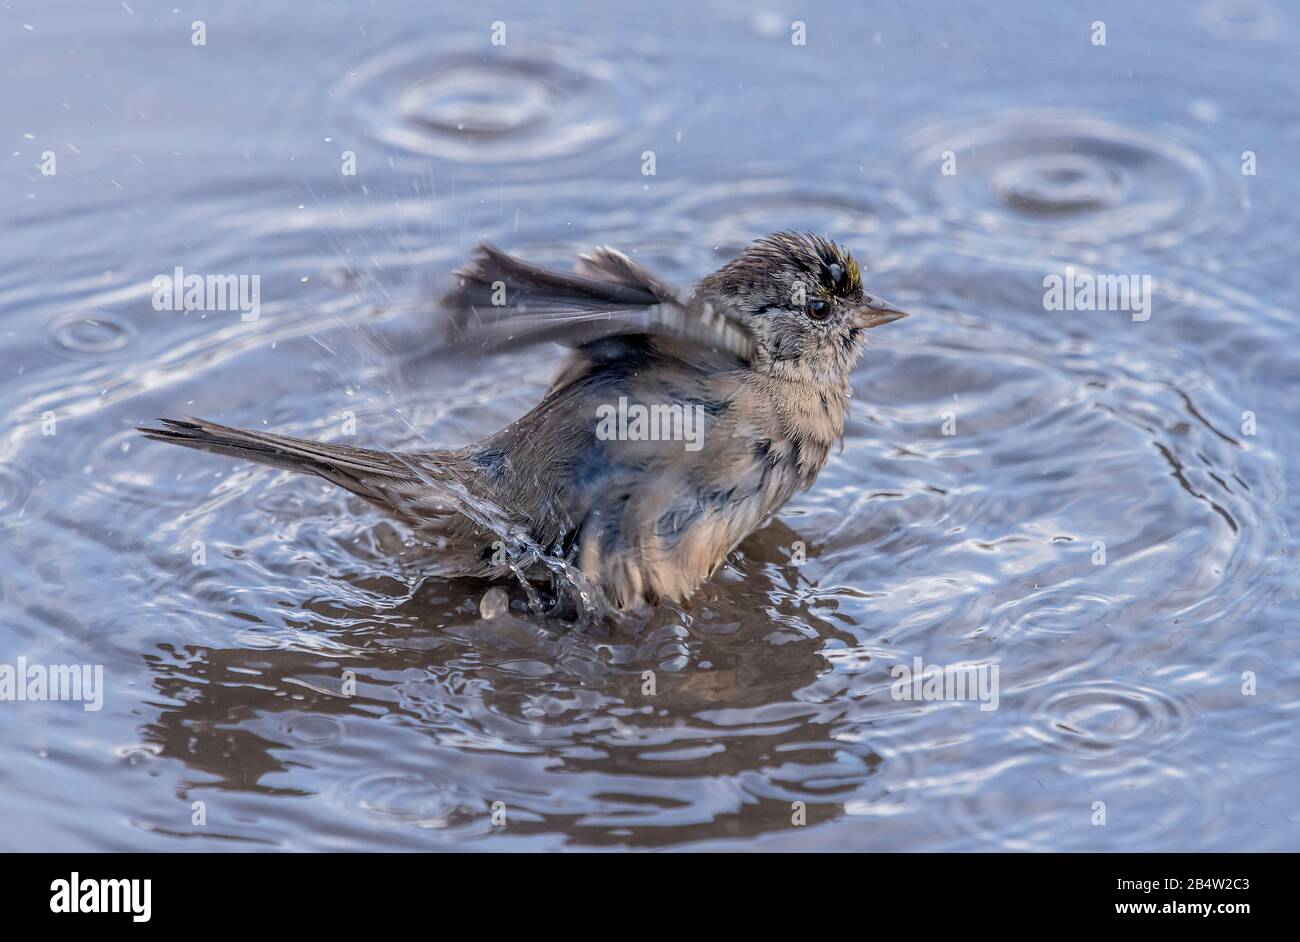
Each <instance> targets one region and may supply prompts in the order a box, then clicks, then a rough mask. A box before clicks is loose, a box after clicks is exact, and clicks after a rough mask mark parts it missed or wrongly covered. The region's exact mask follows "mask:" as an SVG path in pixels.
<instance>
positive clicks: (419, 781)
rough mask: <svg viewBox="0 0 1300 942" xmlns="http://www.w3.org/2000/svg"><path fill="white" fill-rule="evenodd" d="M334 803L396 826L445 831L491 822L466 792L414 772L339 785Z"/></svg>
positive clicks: (368, 777) (370, 776)
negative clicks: (473, 822) (481, 821)
mask: <svg viewBox="0 0 1300 942" xmlns="http://www.w3.org/2000/svg"><path fill="white" fill-rule="evenodd" d="M332 800H333V803H334V804H336V805H337V806H338V807H340V808H342V809H343V810H344V811H347V812H349V813H351V814H355V815H359V816H361V817H363V818H366V819H368V820H370V821H373V822H376V823H380V824H389V825H393V826H415V827H420V828H430V829H442V828H447V827H451V826H453V825H457V824H469V823H470V822H471V821H472V820H473V819H474V818H481V819H483V822H484V823H485V824H486V823H487V822H488V812H487V806H486V805H484V804H483V803H482V802H480V801H478V800H477V799H475V798H474V796H473V795H471V794H470V793H469V792H468V791H467V790H465V789H463V788H460V787H458V786H456V785H453V784H449V783H445V782H434V781H430V780H428V779H426V778H424V777H423V776H420V775H417V774H415V773H413V772H378V773H371V774H368V775H363V776H360V777H358V778H355V779H352V780H351V781H345V782H342V783H340V787H339V788H338V789H337V790H336V791H335V793H334V794H333V795H332Z"/></svg>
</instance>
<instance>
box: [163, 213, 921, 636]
mask: <svg viewBox="0 0 1300 942" xmlns="http://www.w3.org/2000/svg"><path fill="white" fill-rule="evenodd" d="M575 271H576V273H575V274H567V273H563V272H558V271H551V270H548V269H545V268H541V267H538V266H536V265H533V264H530V263H529V262H526V261H523V260H521V259H519V258H515V257H513V256H511V255H508V254H506V253H504V252H502V251H500V250H498V249H496V248H494V247H492V246H489V245H481V246H479V247H478V248H477V249H476V250H475V252H474V254H473V256H472V257H471V259H470V261H469V262H468V264H466V265H465V267H463V268H461V269H459V270H458V271H456V272H455V273H454V274H453V276H452V287H451V289H450V291H449V292H448V293H447V294H446V296H445V297H444V298H443V299H442V304H443V307H444V308H445V309H446V310H447V311H448V312H449V314H450V317H449V319H448V325H449V326H448V330H447V336H446V337H445V338H444V339H443V340H442V341H441V342H440V343H439V348H438V349H439V351H440V352H441V353H442V354H444V355H451V356H461V355H464V354H466V353H468V352H470V351H474V352H498V351H503V350H510V349H520V348H525V347H530V346H533V345H538V344H545V343H552V342H555V343H559V344H561V345H563V346H565V347H568V348H569V351H570V352H569V353H568V355H567V357H566V358H565V359H564V361H563V362H562V364H561V365H560V367H559V369H558V372H557V373H556V375H555V379H554V381H553V382H552V383H551V385H550V388H549V389H548V391H547V392H546V394H545V396H544V397H543V398H542V400H541V402H539V403H538V404H537V405H536V407H534V408H533V409H532V410H531V411H530V412H528V413H527V414H526V415H524V416H522V417H521V418H519V419H518V420H516V421H515V422H513V423H511V424H510V425H509V426H507V427H506V428H504V429H502V430H501V431H499V432H497V433H495V434H493V435H489V436H488V437H486V438H484V439H482V440H480V441H478V442H476V443H475V444H472V445H469V446H467V447H463V448H455V449H446V450H434V451H423V452H407V453H394V452H387V451H378V450H371V449H364V448H354V447H349V446H346V445H336V444H329V443H324V442H315V441H309V440H306V439H301V438H294V437H291V436H287V435H276V434H271V433H268V432H260V431H251V430H245V429H239V428H231V427H228V426H224V425H218V424H217V423H215V422H209V421H205V420H202V419H196V418H185V419H159V420H158V422H159V423H160V427H148V426H141V427H140V428H139V430H140V431H141V432H143V433H144V434H145V435H147V436H148V437H149V438H152V439H157V440H159V441H165V442H172V443H174V444H177V445H185V446H187V447H190V448H198V449H203V450H206V451H212V452H217V453H220V454H225V455H230V456H232V457H235V458H242V459H247V460H250V461H255V462H260V463H262V464H266V465H271V466H273V467H277V468H286V469H289V470H291V471H302V472H306V473H308V474H314V475H317V476H318V477H321V478H324V479H325V480H327V481H330V482H332V483H334V484H337V485H338V486H340V487H343V488H346V489H347V490H349V491H351V492H352V493H354V494H357V495H359V496H360V497H362V498H365V499H366V500H367V501H369V502H371V503H373V504H376V505H378V506H379V507H381V508H383V509H384V510H386V511H388V512H389V513H391V514H393V515H395V516H396V517H398V518H400V519H401V520H403V521H404V522H405V523H406V524H407V525H409V526H410V527H411V528H412V529H413V530H414V531H415V533H416V534H417V535H419V536H421V537H423V538H425V539H427V540H428V541H429V542H430V543H431V544H432V545H433V547H434V549H435V551H434V553H433V556H434V562H433V563H432V564H431V566H432V572H431V573H430V574H432V575H445V576H474V577H485V578H489V579H501V578H510V577H511V576H512V574H513V575H514V576H515V577H516V578H520V574H521V573H523V574H524V576H523V578H524V579H532V578H534V577H538V578H542V577H545V576H546V575H547V572H548V570H549V572H550V574H551V575H552V576H553V577H554V575H555V574H556V573H557V572H560V571H561V570H564V569H566V567H567V570H568V571H573V570H576V571H577V572H578V573H580V575H581V578H582V579H584V580H585V581H586V583H587V584H588V585H589V586H594V587H595V589H597V590H598V591H599V592H600V593H601V594H602V595H603V597H604V600H605V602H607V603H608V604H610V605H612V606H613V607H614V608H615V609H617V610H620V611H627V610H633V609H639V608H643V607H645V606H649V605H655V604H658V603H659V602H662V601H672V602H677V603H682V602H685V601H686V600H687V599H688V598H689V597H690V596H691V594H692V593H693V592H694V591H695V589H696V588H698V586H699V585H700V584H701V583H702V582H703V581H704V580H705V579H707V578H708V577H709V576H710V575H711V574H712V573H713V572H714V571H715V570H716V569H717V568H718V566H719V565H720V564H721V563H722V562H723V560H724V559H725V558H726V557H727V555H728V554H729V553H730V552H731V551H732V550H733V549H734V548H735V547H736V546H737V544H739V543H740V542H741V540H743V539H744V538H745V537H746V536H747V535H748V534H749V533H751V532H752V531H754V530H755V529H757V528H759V527H761V526H763V525H764V523H765V522H766V521H767V520H768V519H770V518H771V517H772V516H773V515H774V514H775V513H776V512H777V511H778V510H779V509H780V508H781V506H782V505H783V504H785V503H786V501H788V500H789V499H790V498H791V497H792V496H793V495H794V494H796V493H797V492H799V491H801V490H803V489H806V488H808V487H810V486H811V485H812V484H813V482H814V481H815V480H816V479H817V475H818V472H820V471H821V469H822V467H823V466H824V465H825V464H826V460H827V457H828V455H829V454H830V451H831V448H832V446H833V445H835V443H836V442H837V441H842V439H843V435H844V422H845V418H846V417H847V415H848V412H849V396H850V389H849V382H848V380H849V373H850V371H851V370H852V369H853V367H854V365H855V363H856V362H857V361H858V359H859V357H860V356H861V354H862V351H863V349H864V347H865V346H866V338H867V331H869V330H872V329H874V328H876V327H879V326H881V325H882V324H887V323H890V322H892V321H895V320H898V319H899V318H901V317H905V316H906V315H905V314H904V312H903V311H901V310H899V309H898V308H897V307H895V306H894V305H893V304H890V303H889V302H887V301H885V300H883V299H881V298H879V297H876V296H873V295H871V294H869V293H867V291H866V290H865V289H864V287H863V279H862V270H861V268H860V267H859V265H858V263H857V262H856V261H855V260H854V258H853V256H852V255H851V254H850V253H849V252H848V251H847V250H846V249H844V248H843V247H841V246H840V245H838V244H837V243H835V242H834V241H832V240H830V239H827V238H823V237H821V236H818V235H815V234H811V233H803V232H779V233H775V234H773V235H769V236H767V237H765V238H762V239H759V240H757V241H756V242H753V243H751V244H750V245H748V246H747V247H746V248H745V249H744V250H743V251H741V253H740V254H739V255H738V256H737V257H736V258H734V259H733V260H732V261H730V262H728V263H727V264H725V265H723V266H722V267H721V268H720V269H719V270H717V271H715V272H713V273H712V274H710V275H707V276H705V277H704V278H703V279H702V280H700V281H699V283H698V284H696V285H695V287H694V288H693V289H692V290H689V291H681V290H678V289H677V288H674V287H673V286H671V285H669V284H668V283H666V282H664V281H662V280H661V279H659V278H658V277H657V276H655V275H654V274H653V273H651V272H650V271H648V270H647V269H646V268H644V267H643V266H641V265H639V264H638V263H636V262H634V261H633V260H632V259H630V258H629V257H628V256H626V255H624V254H623V253H621V252H618V251H616V250H614V249H611V248H608V247H603V248H599V249H597V250H595V251H594V252H592V253H591V254H589V255H583V256H580V257H579V259H578V261H577V264H576V267H575Z"/></svg>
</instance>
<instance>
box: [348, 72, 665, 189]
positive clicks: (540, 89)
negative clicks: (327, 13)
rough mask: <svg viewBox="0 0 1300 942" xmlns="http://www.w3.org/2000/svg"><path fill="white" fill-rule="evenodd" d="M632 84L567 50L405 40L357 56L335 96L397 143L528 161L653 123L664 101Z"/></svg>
mask: <svg viewBox="0 0 1300 942" xmlns="http://www.w3.org/2000/svg"><path fill="white" fill-rule="evenodd" d="M561 63H563V64H561ZM636 84H637V83H636V82H635V77H634V76H631V75H629V74H628V73H627V71H626V70H624V69H621V68H615V66H613V65H612V64H610V63H609V62H608V61H606V60H603V59H601V58H599V57H596V56H593V55H590V54H587V53H585V52H583V53H579V52H576V51H574V50H566V49H549V48H542V49H536V48H534V51H532V52H530V53H529V54H527V55H517V54H515V53H514V52H511V51H507V49H506V48H503V47H498V48H491V49H490V50H488V51H487V52H471V51H460V52H451V53H446V52H443V53H430V52H428V51H427V50H424V49H420V48H416V47H412V46H405V47H402V48H400V49H397V50H395V51H390V52H387V53H385V54H384V55H382V56H379V57H378V58H375V59H373V60H371V61H369V62H366V63H364V64H362V65H361V66H360V67H359V68H357V69H356V70H355V71H354V72H352V73H351V74H350V75H349V76H348V77H347V78H346V79H345V80H344V81H343V82H341V83H340V84H339V86H338V87H337V88H336V92H335V97H337V98H338V99H340V100H341V101H343V102H344V104H345V106H346V107H348V108H349V109H350V111H351V112H352V115H353V116H354V117H356V118H359V119H360V123H361V126H362V130H363V132H364V133H365V134H367V135H368V136H370V137H371V138H373V139H375V140H377V141H380V142H382V143H384V144H388V145H391V146H393V147H396V148H398V149H399V150H402V151H406V152H409V153H413V154H419V155H423V156H430V157H441V158H445V159H448V160H453V161H457V162H463V163H466V164H480V163H489V164H498V163H526V162H530V161H538V160H546V159H549V158H556V157H561V156H565V155H570V154H575V153H579V152H586V151H589V150H591V149H592V148H594V147H596V146H598V145H600V144H602V143H605V142H608V141H610V140H612V139H613V138H615V137H616V136H617V134H618V133H619V131H620V130H622V129H623V128H624V127H625V126H626V123H627V122H628V121H629V120H631V121H633V122H634V123H636V124H637V125H639V126H644V125H646V124H647V123H650V122H652V121H653V120H654V119H655V115H657V114H659V113H661V106H660V105H659V104H658V103H656V101H655V99H654V96H649V95H646V94H644V93H641V94H637V93H636V92H635V91H634V87H633V86H634V85H636ZM642 91H643V90H642Z"/></svg>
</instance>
